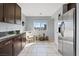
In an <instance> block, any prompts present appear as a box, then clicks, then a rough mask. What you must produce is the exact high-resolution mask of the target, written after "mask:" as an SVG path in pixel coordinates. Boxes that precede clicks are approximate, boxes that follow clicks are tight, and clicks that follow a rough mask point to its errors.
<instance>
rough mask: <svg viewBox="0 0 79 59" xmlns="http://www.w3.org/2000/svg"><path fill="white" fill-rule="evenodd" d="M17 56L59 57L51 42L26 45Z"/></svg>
mask: <svg viewBox="0 0 79 59" xmlns="http://www.w3.org/2000/svg"><path fill="white" fill-rule="evenodd" d="M18 56H61V54H60V53H59V52H58V51H57V49H56V46H55V44H54V43H52V42H48V41H45V42H44V41H39V42H34V43H30V44H27V45H26V46H25V47H24V49H23V50H22V51H21V52H20V54H19V55H18Z"/></svg>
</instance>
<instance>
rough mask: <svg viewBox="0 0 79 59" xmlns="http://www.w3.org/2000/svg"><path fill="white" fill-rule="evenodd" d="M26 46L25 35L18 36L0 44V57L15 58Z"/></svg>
mask: <svg viewBox="0 0 79 59" xmlns="http://www.w3.org/2000/svg"><path fill="white" fill-rule="evenodd" d="M25 45H26V34H25V33H23V34H18V35H17V36H14V37H12V38H8V39H5V40H4V41H2V42H0V56H17V55H18V54H19V53H20V52H21V50H22V49H23V48H24V46H25Z"/></svg>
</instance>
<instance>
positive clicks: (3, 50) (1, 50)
mask: <svg viewBox="0 0 79 59" xmlns="http://www.w3.org/2000/svg"><path fill="white" fill-rule="evenodd" d="M0 56H12V40H9V41H4V42H1V43H0Z"/></svg>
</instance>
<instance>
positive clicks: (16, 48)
mask: <svg viewBox="0 0 79 59" xmlns="http://www.w3.org/2000/svg"><path fill="white" fill-rule="evenodd" d="M21 48H22V43H21V37H20V36H19V37H16V38H14V39H13V55H15V56H16V55H18V54H19V53H20V51H21Z"/></svg>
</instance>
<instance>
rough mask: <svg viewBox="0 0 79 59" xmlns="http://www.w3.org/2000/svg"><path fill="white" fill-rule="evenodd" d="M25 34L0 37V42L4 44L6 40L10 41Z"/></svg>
mask: <svg viewBox="0 0 79 59" xmlns="http://www.w3.org/2000/svg"><path fill="white" fill-rule="evenodd" d="M24 33H25V32H23V33H20V34H12V35H7V36H4V37H0V42H2V41H4V40H8V39H10V38H14V37H16V36H19V35H22V34H24Z"/></svg>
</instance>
